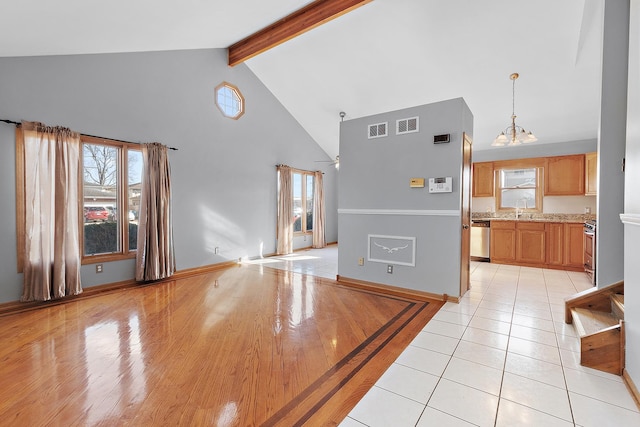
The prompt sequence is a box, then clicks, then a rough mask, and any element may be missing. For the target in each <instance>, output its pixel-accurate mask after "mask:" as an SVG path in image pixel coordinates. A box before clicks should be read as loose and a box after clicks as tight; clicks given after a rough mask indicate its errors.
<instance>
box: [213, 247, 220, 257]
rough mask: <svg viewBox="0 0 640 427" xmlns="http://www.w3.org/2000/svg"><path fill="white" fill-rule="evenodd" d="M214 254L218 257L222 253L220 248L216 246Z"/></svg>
mask: <svg viewBox="0 0 640 427" xmlns="http://www.w3.org/2000/svg"><path fill="white" fill-rule="evenodd" d="M213 253H214V254H215V255H218V254H219V253H220V248H219V247H217V246H216V248H215V249H214V250H213Z"/></svg>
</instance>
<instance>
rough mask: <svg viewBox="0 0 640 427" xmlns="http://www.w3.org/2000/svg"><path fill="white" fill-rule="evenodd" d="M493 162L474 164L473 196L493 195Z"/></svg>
mask: <svg viewBox="0 0 640 427" xmlns="http://www.w3.org/2000/svg"><path fill="white" fill-rule="evenodd" d="M493 179H494V178H493V162H479V163H474V164H473V191H472V195H473V197H493Z"/></svg>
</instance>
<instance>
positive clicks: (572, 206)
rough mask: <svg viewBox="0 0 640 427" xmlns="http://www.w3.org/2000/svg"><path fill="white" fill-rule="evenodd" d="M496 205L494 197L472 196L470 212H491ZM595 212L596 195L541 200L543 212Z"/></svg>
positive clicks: (553, 197)
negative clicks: (587, 210)
mask: <svg viewBox="0 0 640 427" xmlns="http://www.w3.org/2000/svg"><path fill="white" fill-rule="evenodd" d="M495 206H496V199H495V198H494V197H474V198H472V200H471V211H472V212H482V213H483V214H484V213H486V212H493V211H494V210H495ZM587 208H588V209H589V210H590V212H589V213H592V214H594V213H596V209H597V202H596V196H545V197H544V198H543V200H542V213H544V214H584V213H585V210H586V209H587Z"/></svg>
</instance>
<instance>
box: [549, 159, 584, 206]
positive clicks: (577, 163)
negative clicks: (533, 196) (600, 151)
mask: <svg viewBox="0 0 640 427" xmlns="http://www.w3.org/2000/svg"><path fill="white" fill-rule="evenodd" d="M584 168H585V157H584V154H576V155H572V156H557V157H548V158H547V161H546V165H545V171H544V195H545V196H579V195H584V185H585V174H584Z"/></svg>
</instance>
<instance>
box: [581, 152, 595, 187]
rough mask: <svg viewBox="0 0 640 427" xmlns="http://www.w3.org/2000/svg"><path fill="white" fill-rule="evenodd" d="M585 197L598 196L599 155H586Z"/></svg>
mask: <svg viewBox="0 0 640 427" xmlns="http://www.w3.org/2000/svg"><path fill="white" fill-rule="evenodd" d="M584 195H585V196H597V195H598V153H587V154H585V155H584Z"/></svg>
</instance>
